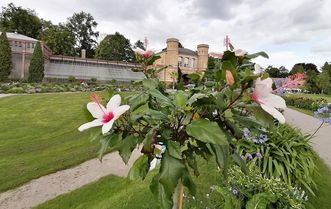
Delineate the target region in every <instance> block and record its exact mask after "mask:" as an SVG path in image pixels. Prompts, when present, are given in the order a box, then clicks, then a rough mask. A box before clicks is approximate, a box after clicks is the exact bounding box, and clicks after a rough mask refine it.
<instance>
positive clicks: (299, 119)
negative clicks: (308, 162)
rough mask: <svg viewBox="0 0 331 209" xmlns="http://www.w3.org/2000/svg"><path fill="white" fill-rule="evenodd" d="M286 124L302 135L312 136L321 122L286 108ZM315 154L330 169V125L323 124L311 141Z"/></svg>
mask: <svg viewBox="0 0 331 209" xmlns="http://www.w3.org/2000/svg"><path fill="white" fill-rule="evenodd" d="M284 115H285V119H286V122H287V123H288V124H290V125H292V126H294V127H297V128H299V129H300V130H301V132H302V133H303V134H312V133H314V132H315V131H316V129H317V128H318V127H319V126H320V125H321V122H320V121H319V120H318V119H317V118H314V117H312V116H310V115H306V114H304V113H301V112H298V111H296V110H292V109H289V108H287V109H286V110H285V112H284ZM311 144H312V147H313V149H314V150H315V152H316V153H317V154H318V155H319V156H320V157H321V158H322V159H323V160H324V162H325V164H326V165H327V166H328V167H329V168H330V169H331V125H330V124H324V125H323V126H322V127H321V129H320V130H319V131H318V132H317V133H316V134H315V135H314V137H313V138H312V139H311Z"/></svg>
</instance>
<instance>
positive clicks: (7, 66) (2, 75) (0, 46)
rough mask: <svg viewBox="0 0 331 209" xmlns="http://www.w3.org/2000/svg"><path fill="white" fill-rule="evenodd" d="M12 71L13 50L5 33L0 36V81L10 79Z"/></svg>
mask: <svg viewBox="0 0 331 209" xmlns="http://www.w3.org/2000/svg"><path fill="white" fill-rule="evenodd" d="M11 69H12V61H11V49H10V45H9V42H8V39H7V35H6V33H5V32H3V33H1V35H0V81H4V80H7V79H8V76H9V74H10V71H11Z"/></svg>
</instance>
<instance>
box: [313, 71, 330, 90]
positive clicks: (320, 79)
mask: <svg viewBox="0 0 331 209" xmlns="http://www.w3.org/2000/svg"><path fill="white" fill-rule="evenodd" d="M316 83H317V86H318V87H319V88H320V89H321V93H322V94H331V77H330V75H329V73H328V72H327V71H323V72H322V73H320V74H319V75H318V76H317V79H316Z"/></svg>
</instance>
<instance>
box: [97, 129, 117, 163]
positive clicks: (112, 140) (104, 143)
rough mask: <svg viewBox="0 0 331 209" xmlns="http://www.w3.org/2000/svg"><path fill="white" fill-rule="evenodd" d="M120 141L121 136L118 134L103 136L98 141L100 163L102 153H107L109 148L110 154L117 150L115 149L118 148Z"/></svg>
mask: <svg viewBox="0 0 331 209" xmlns="http://www.w3.org/2000/svg"><path fill="white" fill-rule="evenodd" d="M121 140H122V135H121V134H120V135H118V134H111V135H106V136H103V137H102V139H101V140H100V144H101V147H100V150H99V152H98V158H99V160H100V161H102V158H103V156H104V153H105V152H106V151H107V149H108V148H110V150H109V151H110V152H113V151H115V150H117V148H118V147H119V146H120V144H121Z"/></svg>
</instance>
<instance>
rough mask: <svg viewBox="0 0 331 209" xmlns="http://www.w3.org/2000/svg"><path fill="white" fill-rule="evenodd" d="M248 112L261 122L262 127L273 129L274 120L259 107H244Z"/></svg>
mask: <svg viewBox="0 0 331 209" xmlns="http://www.w3.org/2000/svg"><path fill="white" fill-rule="evenodd" d="M246 108H247V109H248V110H249V111H251V112H252V113H253V115H254V116H255V118H256V120H258V121H259V122H261V123H262V124H263V125H264V126H267V127H274V119H273V117H272V116H271V115H270V114H268V113H267V112H265V111H264V110H263V109H262V108H261V107H260V106H253V105H251V106H247V107H246Z"/></svg>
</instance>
